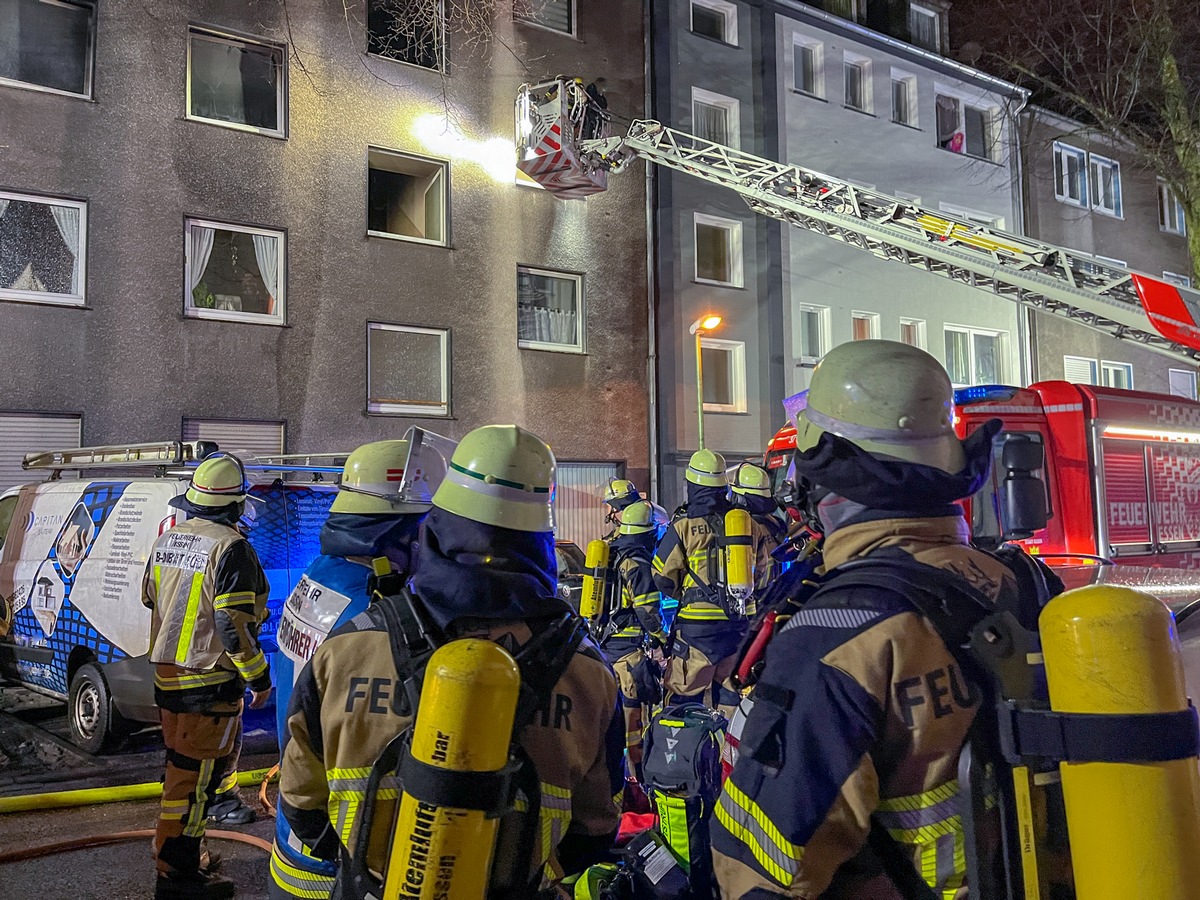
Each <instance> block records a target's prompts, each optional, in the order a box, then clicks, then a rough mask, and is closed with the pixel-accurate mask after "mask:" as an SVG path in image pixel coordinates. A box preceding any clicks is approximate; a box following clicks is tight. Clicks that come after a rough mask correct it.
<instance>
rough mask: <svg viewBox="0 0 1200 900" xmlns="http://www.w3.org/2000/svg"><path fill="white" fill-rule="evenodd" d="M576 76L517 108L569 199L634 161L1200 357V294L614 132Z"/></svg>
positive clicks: (1059, 250)
mask: <svg viewBox="0 0 1200 900" xmlns="http://www.w3.org/2000/svg"><path fill="white" fill-rule="evenodd" d="M608 132H609V119H608V116H607V114H606V113H605V112H604V111H602V110H600V109H599V108H597V107H596V106H595V105H594V104H593V103H591V102H590V101H589V98H588V96H587V94H586V92H585V90H584V88H583V87H582V86H581V84H580V81H579V79H572V78H564V77H559V78H557V79H555V80H554V81H548V82H543V83H541V84H532V85H531V84H526V85H523V86H522V87H521V89H520V91H519V94H518V97H517V103H516V140H517V167H518V168H519V169H520V170H521V171H522V172H524V173H525V174H526V175H528V176H529V177H530V178H532V179H533V180H534V181H536V182H538V184H540V185H542V187H544V188H546V189H547V190H549V191H550V192H551V193H553V194H555V195H556V196H558V197H560V198H563V199H577V198H582V197H587V196H589V195H591V194H596V193H599V192H601V191H604V190H605V189H606V188H607V186H608V174H609V173H610V172H612V173H619V172H621V171H623V170H624V169H626V168H627V167H628V166H629V165H630V164H631V163H632V162H633V161H634V160H636V159H645V160H647V161H649V162H653V163H656V164H657V165H660V166H666V167H667V168H670V169H675V170H676V171H679V172H683V173H685V174H688V175H693V176H695V177H696V178H699V179H701V180H703V181H707V182H709V183H711V184H717V185H721V186H724V187H727V188H729V189H731V190H733V191H736V192H737V193H738V194H740V195H741V197H742V199H743V200H745V201H746V204H747V205H748V206H749V207H750V208H751V209H752V210H754V212H756V213H759V214H760V215H764V216H769V217H771V218H773V219H778V220H779V221H781V222H787V223H789V224H791V225H795V226H796V227H798V228H804V229H806V230H808V231H812V232H815V233H816V234H821V235H824V236H825V237H828V238H832V239H834V240H838V241H841V242H842V243H845V244H849V245H851V246H853V247H857V248H859V249H860V250H864V251H866V252H867V253H870V254H872V255H873V256H876V257H878V258H880V259H886V260H891V261H893V262H896V263H900V264H902V265H905V266H909V267H911V268H916V269H923V270H925V271H927V272H931V273H933V274H935V275H941V276H942V277H944V278H948V279H950V280H951V281H955V282H958V283H960V284H966V285H969V286H970V287H974V288H978V289H980V290H984V291H988V292H990V293H992V294H995V295H997V296H1000V297H1005V298H1008V299H1010V300H1012V301H1014V302H1016V303H1020V304H1024V305H1025V306H1028V307H1031V308H1033V309H1037V310H1039V311H1041V312H1045V313H1050V314H1053V315H1057V316H1060V317H1062V318H1065V319H1068V320H1070V321H1073V322H1077V323H1079V324H1080V325H1083V326H1084V327H1087V328H1090V329H1092V330H1093V331H1098V332H1100V333H1101V334H1105V335H1108V336H1109V337H1113V338H1117V339H1119V340H1125V341H1130V342H1132V343H1135V344H1138V345H1141V346H1144V347H1147V348H1149V349H1151V350H1155V351H1158V352H1159V353H1162V354H1164V355H1166V356H1169V357H1170V358H1171V359H1173V360H1175V361H1184V362H1186V363H1187V364H1189V365H1191V366H1195V365H1197V363H1198V362H1200V325H1197V322H1200V291H1194V290H1190V289H1187V288H1181V287H1178V286H1176V285H1174V284H1169V283H1167V282H1165V281H1163V280H1162V279H1160V278H1155V277H1154V276H1152V275H1147V274H1145V273H1142V272H1135V271H1133V270H1131V269H1126V268H1123V267H1121V266H1115V265H1112V264H1111V263H1108V262H1104V261H1102V260H1100V259H1098V258H1096V257H1094V256H1090V255H1088V254H1086V253H1081V252H1079V251H1075V250H1069V249H1067V248H1065V247H1057V246H1054V245H1052V244H1046V243H1043V242H1041V241H1037V240H1033V239H1031V238H1027V237H1021V236H1019V235H1014V234H1009V233H1008V232H1005V231H1000V230H999V229H996V228H988V227H986V226H982V225H979V224H976V223H973V222H968V221H965V220H962V219H958V218H955V217H954V216H951V215H947V214H946V213H944V212H940V211H937V212H935V211H933V210H930V209H927V208H925V207H922V206H920V205H918V204H915V203H912V202H910V201H907V200H901V199H898V198H896V197H890V196H888V195H887V194H882V193H880V192H879V191H875V190H869V189H867V188H864V187H861V186H859V185H856V184H853V183H851V182H849V181H845V180H841V179H837V178H833V177H830V176H828V175H824V174H822V173H820V172H816V171H813V170H812V169H808V168H805V167H804V166H799V165H790V164H788V163H781V162H775V161H773V160H769V159H763V158H762V157H758V156H754V155H753V154H751V153H746V152H745V151H743V150H738V149H735V148H733V147H728V146H725V145H724V144H718V143H715V142H714V141H709V140H705V139H703V138H699V137H696V136H695V135H692V134H688V133H686V132H684V131H679V130H678V129H675V128H669V127H668V126H666V125H664V124H663V123H661V122H657V121H654V120H652V119H638V120H636V121H634V122H633V123H632V124H631V125H630V126H629V130H628V132H627V133H626V134H625V135H611V134H609V133H608Z"/></svg>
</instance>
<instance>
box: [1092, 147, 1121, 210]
mask: <svg viewBox="0 0 1200 900" xmlns="http://www.w3.org/2000/svg"><path fill="white" fill-rule="evenodd" d="M1090 161H1091V164H1090V166H1089V168H1088V174H1089V178H1088V183H1089V184H1090V185H1091V188H1092V209H1094V210H1096V212H1100V213H1104V214H1105V215H1109V216H1116V217H1117V218H1118V219H1119V218H1121V217H1122V215H1123V211H1122V208H1121V164H1120V163H1119V162H1116V161H1115V160H1111V159H1105V158H1104V157H1103V156H1097V155H1096V154H1095V153H1092V154H1091V155H1090Z"/></svg>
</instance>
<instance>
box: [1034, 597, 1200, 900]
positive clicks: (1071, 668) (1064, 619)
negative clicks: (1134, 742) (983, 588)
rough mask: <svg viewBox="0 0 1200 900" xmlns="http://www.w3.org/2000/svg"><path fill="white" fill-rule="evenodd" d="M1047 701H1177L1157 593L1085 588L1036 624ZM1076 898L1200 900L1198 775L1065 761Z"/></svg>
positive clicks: (1166, 708) (1167, 619) (1167, 624)
mask: <svg viewBox="0 0 1200 900" xmlns="http://www.w3.org/2000/svg"><path fill="white" fill-rule="evenodd" d="M1038 630H1039V631H1040V632H1041V639H1042V652H1043V654H1044V658H1045V664H1046V679H1047V682H1048V685H1049V689H1050V705H1051V707H1052V708H1053V710H1054V711H1055V712H1069V713H1108V714H1125V713H1168V712H1178V711H1179V710H1183V709H1186V707H1187V696H1186V691H1185V687H1184V677H1183V663H1182V660H1181V658H1180V648H1179V641H1178V638H1177V636H1176V634H1175V620H1174V617H1173V616H1172V615H1171V613H1170V611H1169V610H1168V609H1167V607H1166V606H1165V605H1164V604H1162V603H1161V602H1159V601H1158V600H1156V599H1155V598H1153V597H1151V596H1149V595H1147V594H1143V593H1140V592H1138V591H1134V590H1130V589H1128V588H1119V587H1107V586H1093V587H1085V588H1081V589H1079V590H1075V591H1070V592H1068V593H1065V594H1063V595H1061V596H1059V597H1057V598H1055V599H1054V600H1052V601H1050V603H1049V604H1047V606H1046V608H1045V609H1044V610H1043V611H1042V614H1041V618H1040V620H1039V628H1038ZM1059 769H1060V772H1061V773H1062V788H1063V796H1064V800H1065V803H1066V809H1067V831H1068V834H1069V836H1070V843H1071V861H1072V868H1073V869H1074V874H1075V889H1076V897H1077V898H1078V900H1133V898H1144V900H1200V773H1198V771H1197V761H1196V758H1195V757H1192V758H1189V759H1179V760H1171V761H1169V762H1148V763H1146V762H1143V763H1111V762H1076V763H1070V762H1063V763H1061V764H1060V766H1059Z"/></svg>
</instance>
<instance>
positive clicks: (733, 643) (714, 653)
mask: <svg viewBox="0 0 1200 900" xmlns="http://www.w3.org/2000/svg"><path fill="white" fill-rule="evenodd" d="M748 627H749V625H748V623H747V621H746V620H745V619H734V620H727V621H722V622H689V621H687V620H686V619H682V617H680V618H677V619H676V620H675V636H674V641H673V643H672V647H671V657H670V659H668V660H667V665H666V671H665V672H664V674H663V686H664V687H665V689H666V690H665V693H666V696H665V698H664V700H663V705H664V706H670V705H672V704H675V703H685V702H688V701H692V702H696V703H703V704H704V705H705V706H708V707H709V708H711V709H716V710H719V711H720V712H722V713H724V715H725V717H726V718H727V719H728V718H732V716H733V712H734V710H736V709H737V706H738V702H739V699H740V698H739V697H738V695H737V693H736V692H735V691H734V690H733V689H732V687H731V686H730V684H729V676H730V675H732V674H733V669H734V666H736V665H737V651H738V647H739V645H740V644H741V642H742V638H743V637H744V636H745V634H746V631H747V629H748Z"/></svg>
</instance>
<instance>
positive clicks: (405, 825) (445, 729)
mask: <svg viewBox="0 0 1200 900" xmlns="http://www.w3.org/2000/svg"><path fill="white" fill-rule="evenodd" d="M520 687H521V673H520V670H519V669H518V668H517V664H516V662H515V661H514V660H513V658H512V657H511V656H510V655H509V654H508V653H507V652H506V651H505V650H504V648H503V647H501V646H500V645H499V644H495V643H492V642H491V641H484V640H474V639H466V640H460V641H453V642H451V643H449V644H446V645H444V646H443V647H440V648H439V649H438V650H437V651H436V652H435V653H434V654H433V656H432V657H431V658H430V660H429V664H428V667H427V668H426V670H425V682H424V685H423V687H422V688H421V704H420V706H419V707H418V710H417V720H416V723H415V725H414V726H413V736H412V755H413V756H414V757H415V758H416V759H417V760H419V761H420V762H423V763H426V764H428V765H430V766H435V767H437V768H439V769H447V770H450V771H453V772H496V771H499V770H500V769H502V768H504V766H505V764H506V763H507V762H508V748H509V743H510V742H511V740H512V730H513V718H514V717H515V715H516V709H517V694H518V692H519V690H520ZM499 822H500V820H499V819H495V818H488V817H487V814H486V813H484V812H481V811H479V810H468V809H450V808H447V807H438V806H433V805H431V804H428V803H422V802H420V801H418V800H416V799H415V798H414V797H412V796H410V795H409V794H408V793H405V794H404V795H403V796H402V797H401V799H400V812H399V815H398V817H397V822H396V829H395V832H394V834H393V838H392V849H391V853H390V854H389V856H388V864H387V876H386V880H385V882H384V889H383V896H384V900H397V898H401V897H415V898H421V900H433V898H435V897H437V898H441V897H445V898H450V900H483V898H484V897H485V896H486V895H487V889H488V880H489V877H490V874H491V863H492V853H493V851H494V849H495V845H496V829H497V827H498V826H499Z"/></svg>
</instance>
